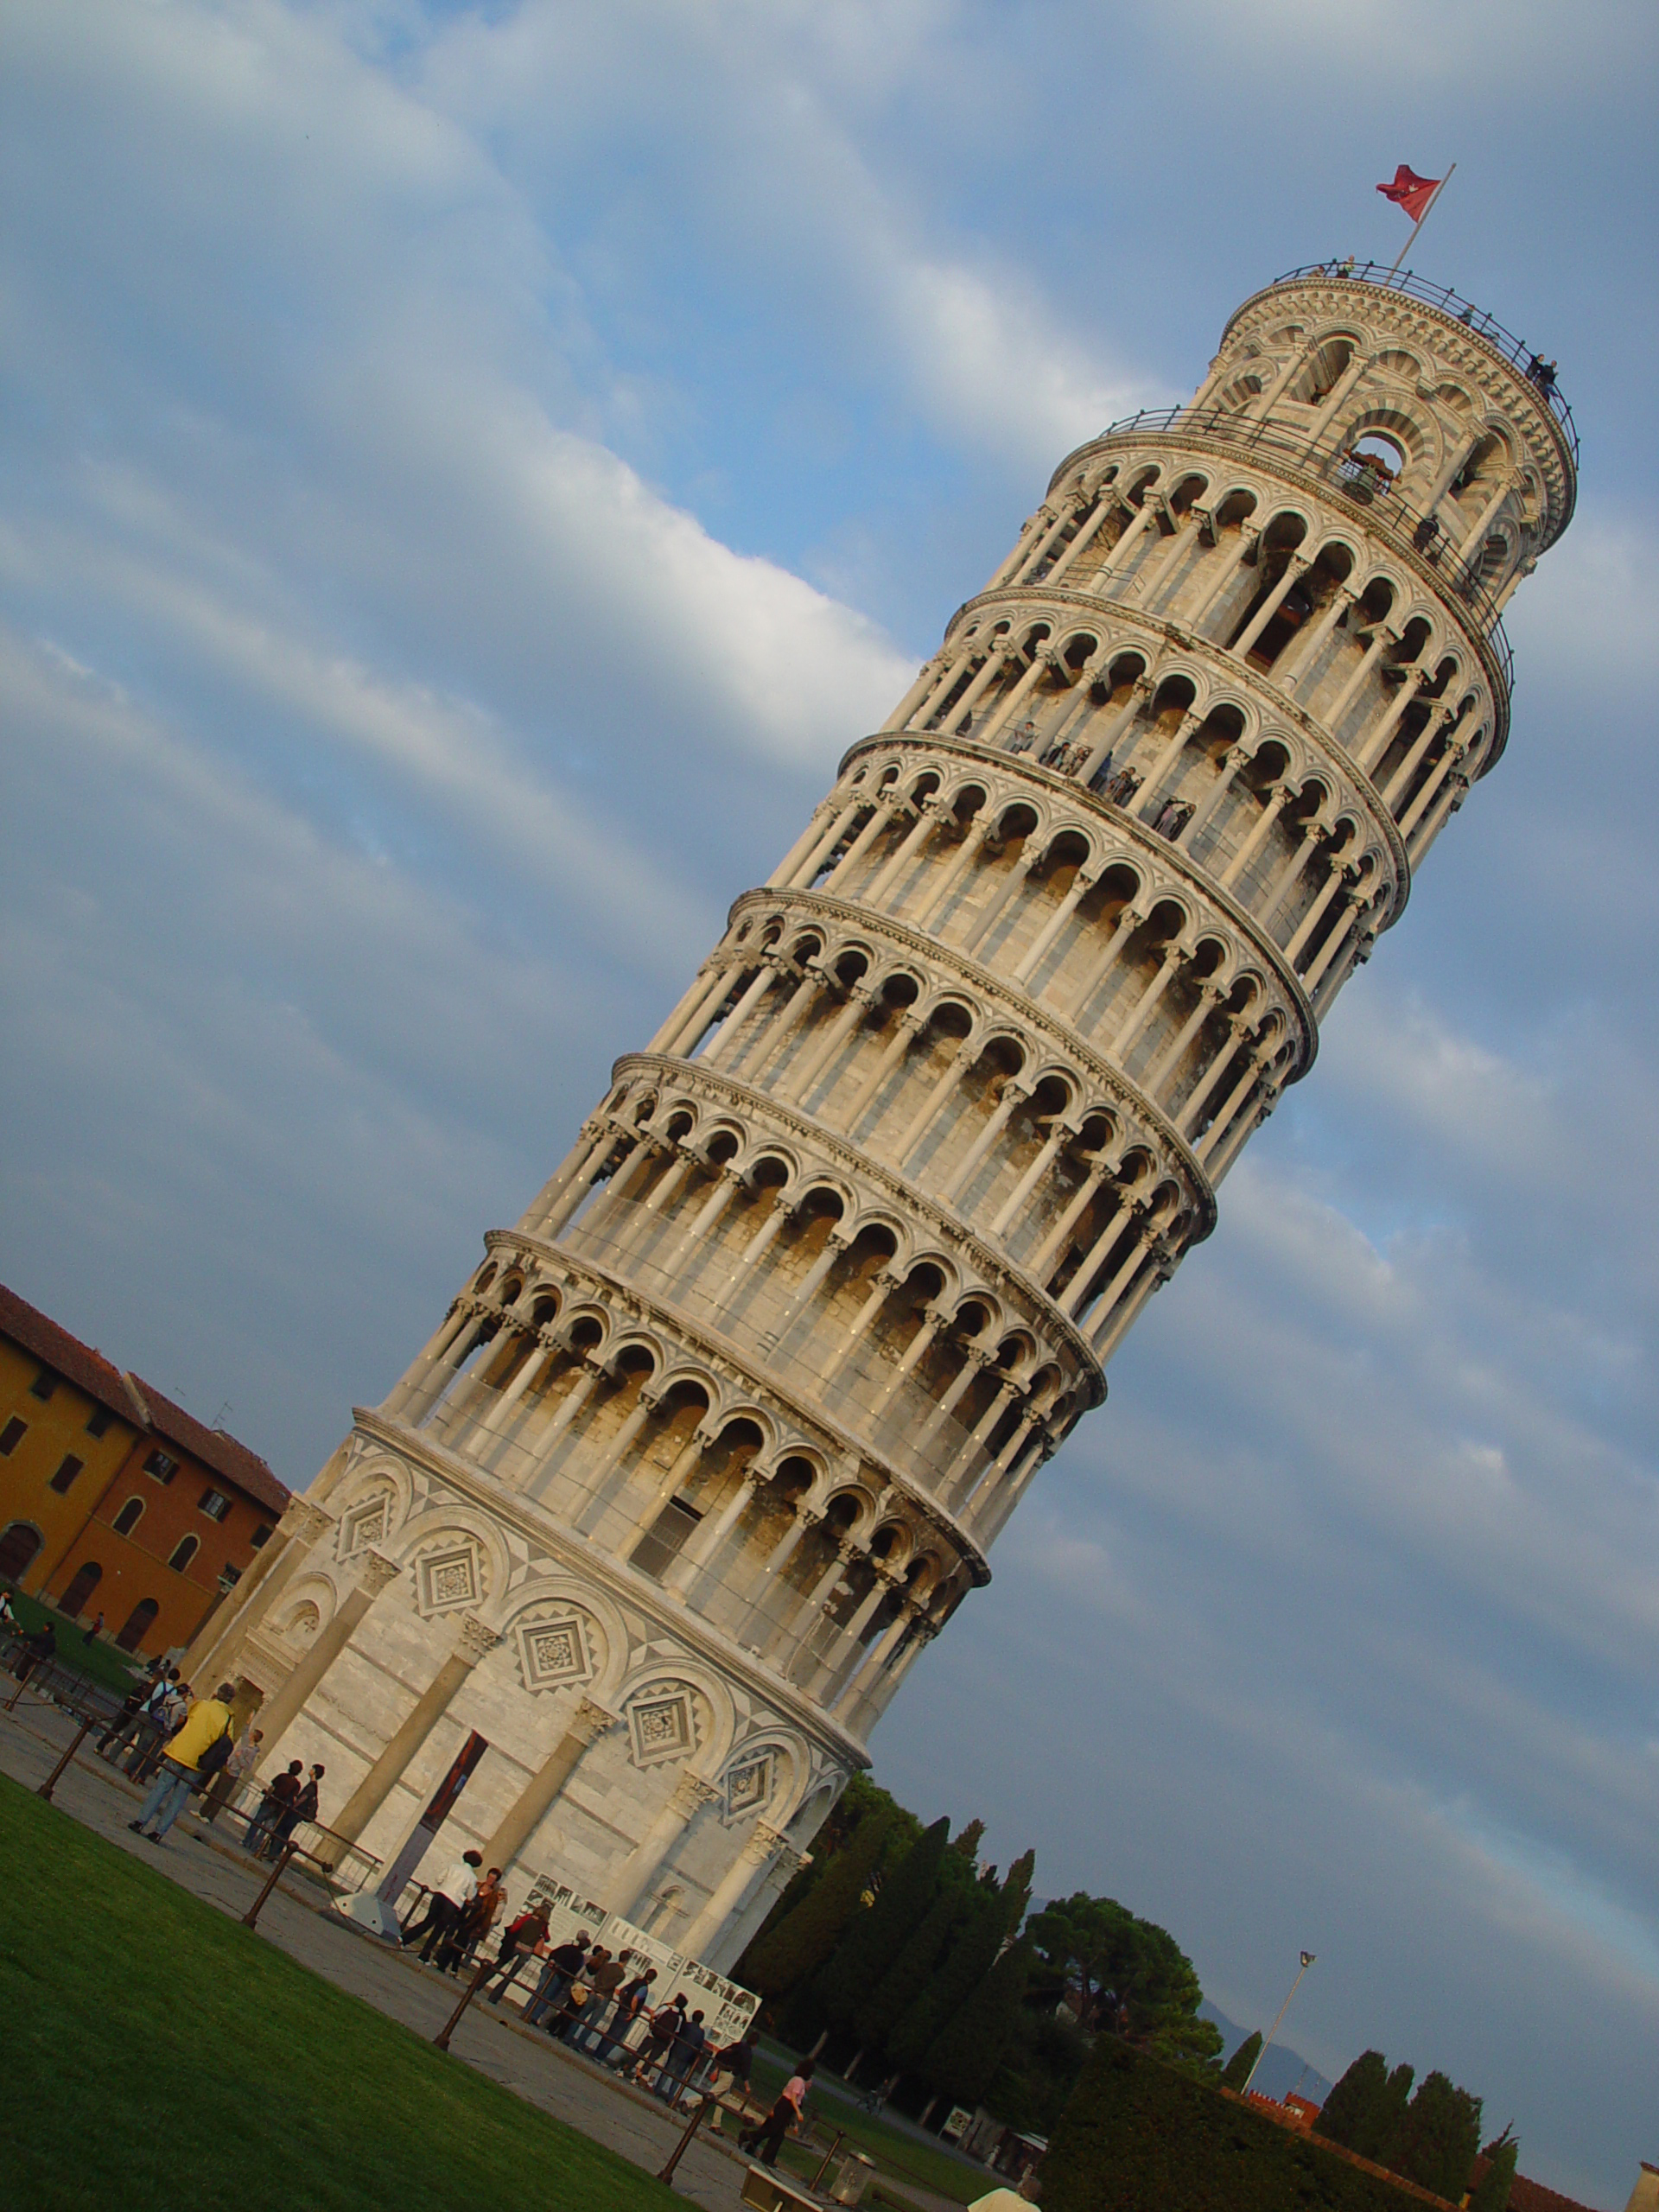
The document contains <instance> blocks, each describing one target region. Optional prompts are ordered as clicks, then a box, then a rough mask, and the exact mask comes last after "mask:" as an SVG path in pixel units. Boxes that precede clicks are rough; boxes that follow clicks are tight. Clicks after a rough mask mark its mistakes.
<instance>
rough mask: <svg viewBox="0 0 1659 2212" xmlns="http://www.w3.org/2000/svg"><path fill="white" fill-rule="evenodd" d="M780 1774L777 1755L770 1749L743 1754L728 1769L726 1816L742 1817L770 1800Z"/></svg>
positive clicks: (736, 1818) (731, 1818)
mask: <svg viewBox="0 0 1659 2212" xmlns="http://www.w3.org/2000/svg"><path fill="white" fill-rule="evenodd" d="M776 1773H777V1759H776V1755H775V1754H774V1753H773V1752H772V1751H754V1752H750V1753H747V1754H740V1756H739V1757H738V1758H736V1759H735V1760H734V1761H733V1763H732V1764H731V1765H730V1766H728V1768H727V1770H726V1818H727V1819H728V1821H738V1820H741V1819H742V1818H743V1817H744V1815H746V1814H748V1813H753V1812H757V1811H759V1810H760V1808H761V1807H762V1806H764V1805H766V1804H767V1803H769V1802H770V1801H771V1798H772V1784H773V1781H774V1778H775V1777H776Z"/></svg>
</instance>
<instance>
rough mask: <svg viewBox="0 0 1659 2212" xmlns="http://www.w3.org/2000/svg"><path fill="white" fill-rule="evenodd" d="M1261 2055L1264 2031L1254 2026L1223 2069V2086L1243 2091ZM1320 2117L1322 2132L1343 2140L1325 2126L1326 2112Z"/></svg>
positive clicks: (1349, 2071)
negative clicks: (1251, 2070)
mask: <svg viewBox="0 0 1659 2212" xmlns="http://www.w3.org/2000/svg"><path fill="white" fill-rule="evenodd" d="M1260 2056H1262V2031H1261V2029H1260V2028H1252V2029H1251V2030H1250V2032H1249V2035H1247V2036H1246V2037H1245V2038H1244V2040H1243V2043H1242V2044H1240V2045H1239V2046H1238V2049H1237V2050H1236V2051H1235V2052H1234V2053H1233V2055H1232V2056H1231V2057H1230V2059H1229V2060H1228V2062H1227V2063H1226V2064H1225V2065H1224V2067H1223V2068H1222V2069H1221V2085H1222V2087H1223V2088H1224V2089H1238V2090H1240V2091H1242V2090H1243V2087H1244V2084H1245V2083H1246V2082H1248V2081H1249V2078H1250V2069H1251V2067H1252V2066H1254V2065H1255V2062H1256V2060H1257V2059H1258V2058H1260ZM1365 2056H1367V2057H1368V2058H1375V2057H1376V2052H1375V2051H1374V2050H1368V2051H1367V2052H1366V2054H1365ZM1353 2070H1354V2069H1353V2068H1352V2067H1350V2068H1349V2069H1348V2074H1351V2073H1352V2072H1353ZM1348 2074H1344V2075H1343V2077H1342V2079H1343V2081H1344V2082H1345V2081H1346V2080H1347V2078H1348ZM1341 2086H1342V2083H1341V2082H1338V2085H1337V2088H1341ZM1331 2094H1332V2097H1333V2098H1334V2097H1335V2095H1336V2094H1337V2091H1336V2089H1333V2090H1332V2092H1331ZM1330 2109H1331V2107H1330V2106H1329V2105H1327V2106H1326V2107H1325V2112H1329V2110H1330ZM1319 2119H1320V2124H1321V2131H1322V2133H1325V2134H1326V2135H1329V2136H1330V2137H1331V2140H1332V2142H1333V2143H1338V2142H1340V2141H1342V2138H1341V2137H1340V2136H1338V2135H1334V2134H1332V2131H1331V2130H1330V2129H1329V2128H1328V2127H1325V2126H1324V2119H1325V2113H1321V2114H1320V2115H1319Z"/></svg>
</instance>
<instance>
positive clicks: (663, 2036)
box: [622, 1990, 685, 2089]
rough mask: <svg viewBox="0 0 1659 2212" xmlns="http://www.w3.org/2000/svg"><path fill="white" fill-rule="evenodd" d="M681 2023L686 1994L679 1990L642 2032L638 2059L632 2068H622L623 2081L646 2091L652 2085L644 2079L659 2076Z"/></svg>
mask: <svg viewBox="0 0 1659 2212" xmlns="http://www.w3.org/2000/svg"><path fill="white" fill-rule="evenodd" d="M684 2023H685V1992H684V1991H683V1990H681V1991H679V1992H678V1993H677V1994H676V1995H675V1996H673V1997H671V1999H669V2001H668V2003H667V2004H666V2005H664V2006H663V2008H662V2010H661V2011H660V2012H654V2013H653V2014H652V2021H651V2025H650V2026H649V2027H648V2028H647V2029H646V2031H645V2041H644V2042H643V2043H642V2044H640V2046H639V2056H638V2057H636V2059H635V2060H634V2062H633V2064H632V2066H627V2067H624V2069H622V2070H623V2078H624V2079H625V2080H626V2081H629V2082H638V2083H639V2086H640V2088H642V2089H645V2088H650V2087H651V2084H650V2082H647V2081H646V2079H645V2076H646V2075H648V2074H655V2073H660V2072H661V2070H662V2067H663V2062H664V2059H665V2058H666V2056H668V2050H669V2046H670V2044H671V2043H672V2042H673V2040H674V2038H675V2037H676V2036H677V2035H678V2033H679V2032H680V2030H681V2028H682V2027H683V2025H684Z"/></svg>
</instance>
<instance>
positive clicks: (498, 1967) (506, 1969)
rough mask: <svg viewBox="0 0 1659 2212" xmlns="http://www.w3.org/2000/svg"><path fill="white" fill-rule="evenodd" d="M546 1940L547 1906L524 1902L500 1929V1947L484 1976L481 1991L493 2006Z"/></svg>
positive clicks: (497, 2003)
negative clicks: (513, 1918)
mask: <svg viewBox="0 0 1659 2212" xmlns="http://www.w3.org/2000/svg"><path fill="white" fill-rule="evenodd" d="M546 1941H547V1907H546V1906H545V1905H544V1904H539V1903H538V1904H533V1905H526V1906H525V1907H524V1910H523V1911H522V1912H521V1913H520V1914H519V1916H518V1918H517V1920H510V1921H509V1922H508V1923H507V1924H506V1926H505V1928H504V1929H502V1931H501V1948H500V1949H499V1951H498V1952H497V1953H496V1955H495V1964H494V1965H493V1967H491V1968H490V1971H489V1973H488V1974H487V1975H486V1978H485V1982H484V1994H485V1996H486V1998H488V1999H489V2001H490V2003H491V2004H492V2005H499V2003H500V2002H501V1999H503V1998H504V1997H505V1995H506V1993H507V1992H508V1990H509V1989H511V1988H512V1985H513V1982H514V1981H515V1980H516V1979H517V1978H518V1969H519V1967H521V1966H523V1964H524V1961H525V1960H526V1959H529V1958H533V1957H534V1956H535V1955H536V1953H537V1950H538V1949H539V1948H541V1946H542V1945H543V1943H545V1942H546Z"/></svg>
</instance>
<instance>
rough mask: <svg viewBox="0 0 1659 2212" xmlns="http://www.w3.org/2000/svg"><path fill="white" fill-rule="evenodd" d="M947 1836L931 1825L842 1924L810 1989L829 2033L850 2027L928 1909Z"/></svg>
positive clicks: (943, 1827) (943, 1825) (946, 1824)
mask: <svg viewBox="0 0 1659 2212" xmlns="http://www.w3.org/2000/svg"><path fill="white" fill-rule="evenodd" d="M949 1838H950V1821H943V1820H941V1821H934V1823H933V1825H932V1827H931V1828H929V1829H927V1830H926V1831H925V1834H923V1836H922V1839H921V1841H920V1842H919V1843H917V1844H913V1845H912V1847H911V1848H910V1850H909V1851H907V1852H906V1853H905V1856H904V1857H903V1858H902V1859H900V1860H899V1864H898V1865H897V1866H895V1867H894V1868H893V1872H891V1873H890V1874H889V1875H888V1876H887V1880H886V1881H885V1882H883V1883H882V1885H881V1889H880V1894H879V1895H878V1897H876V1900H875V1903H874V1904H873V1905H872V1906H871V1907H870V1908H869V1910H868V1912H861V1913H857V1914H855V1916H853V1918H852V1919H851V1920H850V1921H849V1923H847V1926H846V1928H845V1929H844V1931H843V1932H842V1938H841V1941H840V1942H839V1943H838V1944H837V1945H836V1948H835V1950H834V1952H833V1953H832V1955H830V1957H829V1961H828V1963H827V1964H826V1965H825V1966H823V1967H822V1968H821V1970H820V1971H819V1973H818V1974H817V1978H816V1979H815V1980H814V1982H813V1984H812V1998H813V2002H814V2005H815V2006H816V2008H817V2012H818V2013H819V2015H820V2016H821V2017H822V2018H823V2019H825V2020H827V2021H828V2023H829V2025H830V2026H831V2027H832V2028H840V2029H847V2028H850V2027H851V2026H852V2024H853V2021H854V2019H855V2016H856V2014H857V2012H858V2009H859V2007H860V2005H862V2003H863V2002H864V1999H865V1997H866V1995H867V1993H868V1991H869V1990H870V1988H871V1986H873V1984H874V1982H875V1980H877V1978H878V1977H879V1976H880V1974H883V1973H884V1972H885V1971H886V1969H887V1967H888V1966H889V1965H890V1964H891V1962H892V1961H893V1959H894V1958H896V1957H897V1955H898V1954H899V1948H900V1947H901V1946H902V1945H903V1943H904V1942H905V1941H906V1938H907V1937H908V1936H910V1934H911V1933H912V1929H914V1928H915V1927H916V1925H917V1923H918V1921H920V1920H921V1918H922V1917H923V1916H924V1915H925V1913H926V1911H927V1910H928V1908H929V1906H930V1905H931V1904H932V1902H933V1893H934V1891H936V1889H937V1888H938V1880H939V1862H940V1860H941V1859H943V1858H944V1850H945V1845H946V1842H947V1841H948V1840H949Z"/></svg>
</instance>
